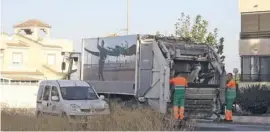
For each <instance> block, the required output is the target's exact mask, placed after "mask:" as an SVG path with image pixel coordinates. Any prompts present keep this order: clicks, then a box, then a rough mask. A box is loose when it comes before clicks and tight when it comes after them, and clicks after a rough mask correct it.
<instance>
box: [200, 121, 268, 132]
mask: <svg viewBox="0 0 270 132" xmlns="http://www.w3.org/2000/svg"><path fill="white" fill-rule="evenodd" d="M195 131H270V125H269V124H268V125H264V124H235V123H214V122H198V123H196V128H195Z"/></svg>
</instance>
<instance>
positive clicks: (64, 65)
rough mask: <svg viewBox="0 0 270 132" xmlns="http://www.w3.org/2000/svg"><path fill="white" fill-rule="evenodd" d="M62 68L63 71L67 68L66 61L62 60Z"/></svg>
mask: <svg viewBox="0 0 270 132" xmlns="http://www.w3.org/2000/svg"><path fill="white" fill-rule="evenodd" d="M61 69H62V71H64V70H66V62H62V65H61Z"/></svg>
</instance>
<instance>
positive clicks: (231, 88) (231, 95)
mask: <svg viewBox="0 0 270 132" xmlns="http://www.w3.org/2000/svg"><path fill="white" fill-rule="evenodd" d="M227 77H228V81H227V85H226V111H225V119H224V121H225V122H232V106H233V102H234V100H235V98H236V82H235V80H234V79H233V74H232V73H228V74H227Z"/></svg>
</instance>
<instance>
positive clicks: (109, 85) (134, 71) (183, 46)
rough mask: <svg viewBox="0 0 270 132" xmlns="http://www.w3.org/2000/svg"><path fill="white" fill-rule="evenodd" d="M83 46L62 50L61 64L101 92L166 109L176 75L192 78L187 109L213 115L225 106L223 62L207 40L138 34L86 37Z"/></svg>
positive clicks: (188, 90)
mask: <svg viewBox="0 0 270 132" xmlns="http://www.w3.org/2000/svg"><path fill="white" fill-rule="evenodd" d="M81 49H82V50H81V52H80V53H68V54H65V53H63V54H62V55H63V57H64V58H66V59H63V60H67V61H63V63H62V69H65V65H66V64H65V63H69V65H68V66H69V67H68V69H69V70H68V71H69V72H68V73H69V74H68V75H69V78H68V79H71V80H84V81H87V82H88V83H90V84H91V85H92V86H94V87H95V89H96V91H97V92H98V93H99V94H116V95H126V96H133V97H134V98H135V99H136V100H137V101H138V102H140V103H142V104H147V105H149V106H150V107H152V108H153V109H154V110H157V111H159V112H160V113H167V112H168V110H169V109H170V104H171V103H172V91H171V88H170V87H171V86H170V83H169V80H170V78H171V77H173V76H174V75H175V74H178V75H182V76H185V77H186V78H187V81H188V87H187V90H186V100H185V111H186V112H196V113H199V114H201V115H204V116H212V115H213V114H217V113H220V112H222V111H223V108H222V106H223V105H224V102H225V99H224V93H225V84H226V71H225V66H224V63H223V61H222V58H220V56H219V55H218V54H217V52H216V49H215V47H213V46H211V45H209V44H198V43H192V42H189V41H185V40H183V39H180V38H175V37H159V36H156V35H141V34H136V35H125V36H111V37H100V38H84V39H82V45H81ZM71 63H72V64H71ZM74 67H75V68H74Z"/></svg>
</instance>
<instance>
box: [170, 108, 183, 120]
mask: <svg viewBox="0 0 270 132" xmlns="http://www.w3.org/2000/svg"><path fill="white" fill-rule="evenodd" d="M173 113H174V119H176V120H177V119H181V120H182V119H184V107H181V106H180V108H179V107H178V106H174V107H173Z"/></svg>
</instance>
